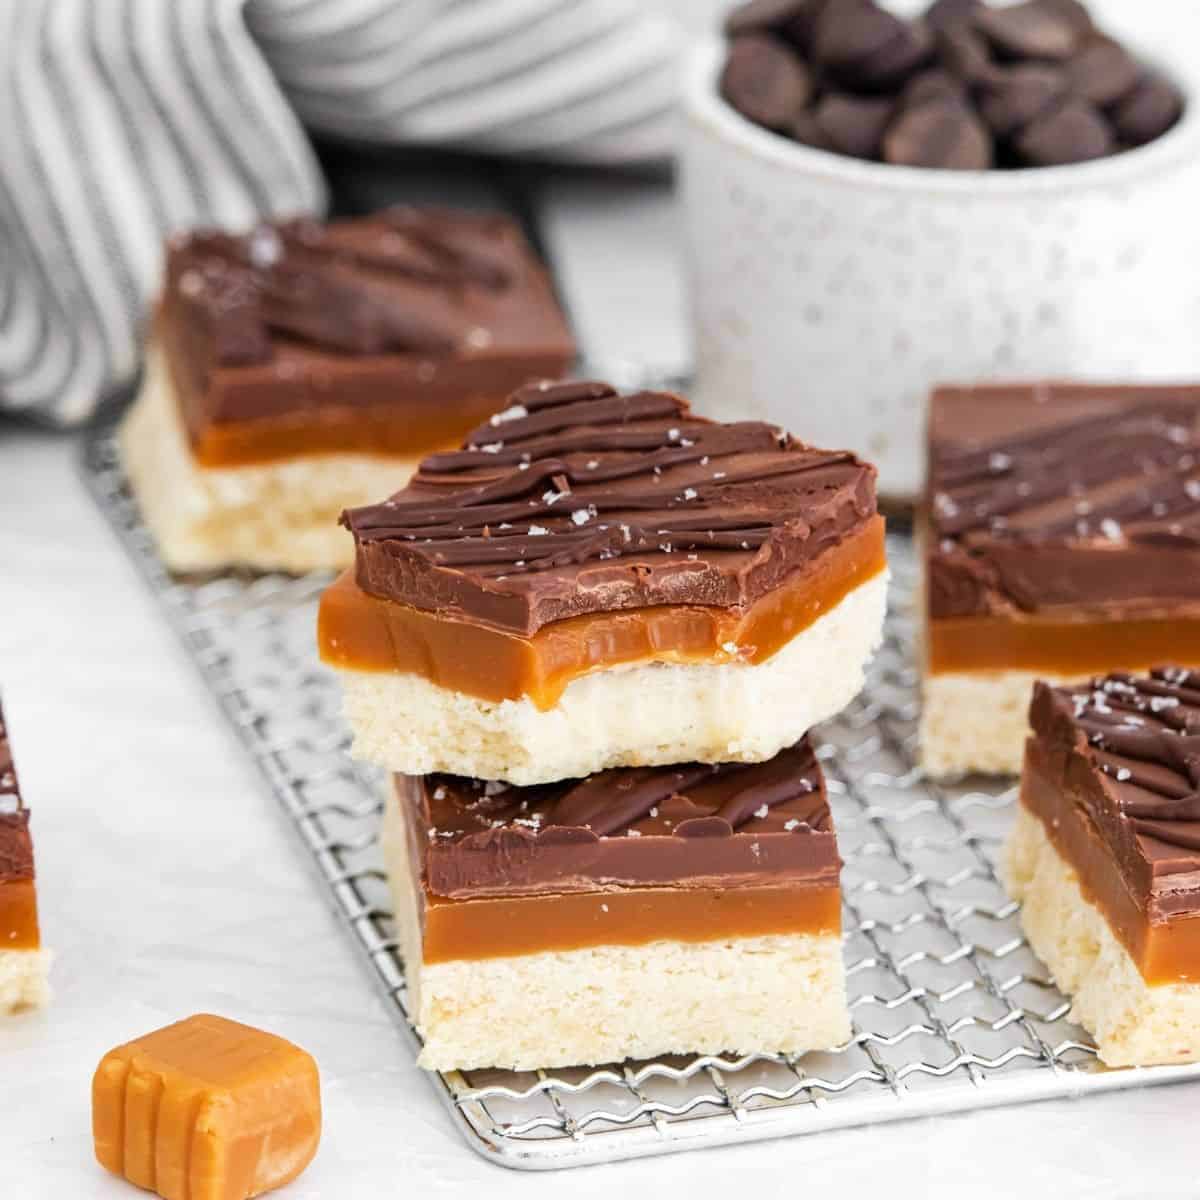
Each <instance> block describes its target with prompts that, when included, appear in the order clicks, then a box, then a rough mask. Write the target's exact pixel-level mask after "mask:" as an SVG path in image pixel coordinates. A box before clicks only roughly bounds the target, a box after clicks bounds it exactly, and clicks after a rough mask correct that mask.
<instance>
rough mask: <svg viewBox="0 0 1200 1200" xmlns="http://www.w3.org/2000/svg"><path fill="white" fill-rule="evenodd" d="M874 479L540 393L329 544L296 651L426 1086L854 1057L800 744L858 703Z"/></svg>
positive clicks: (875, 566) (868, 612)
mask: <svg viewBox="0 0 1200 1200" xmlns="http://www.w3.org/2000/svg"><path fill="white" fill-rule="evenodd" d="M874 483H875V474H874V470H873V468H871V467H869V466H867V465H866V464H864V463H862V462H860V461H859V460H858V459H856V458H855V457H854V456H853V455H850V454H845V453H833V452H828V451H822V450H816V449H814V448H812V447H809V446H805V445H804V444H802V443H800V442H797V441H796V440H794V439H793V438H791V437H789V436H788V435H786V434H783V433H782V432H781V431H780V430H778V429H775V428H773V427H770V426H767V425H764V424H761V423H758V422H743V423H738V424H730V425H719V424H715V423H713V422H710V421H706V420H703V419H702V418H699V417H696V416H694V415H693V414H692V413H691V412H690V410H689V409H688V406H687V404H686V403H685V402H684V401H683V400H681V399H680V398H679V397H678V396H674V395H670V394H667V393H657V392H637V393H634V394H632V395H619V394H618V393H617V392H616V391H615V390H614V389H613V388H611V387H609V386H608V385H606V384H600V383H565V384H540V385H536V386H530V387H526V388H523V389H521V390H519V391H518V392H516V393H514V394H513V396H512V397H511V398H510V399H509V402H508V405H507V407H505V408H504V409H503V410H502V411H501V412H499V413H497V414H496V415H494V416H492V417H491V418H490V419H489V420H488V421H487V422H485V423H483V424H482V425H481V426H480V427H479V428H478V429H476V430H475V431H474V432H472V433H471V435H470V436H469V437H468V439H467V441H466V444H465V445H464V447H463V449H462V450H460V451H458V452H455V453H450V454H438V455H434V456H432V457H430V458H428V459H426V460H425V462H424V463H423V464H422V465H421V467H420V470H419V471H418V473H417V475H416V477H415V478H414V479H413V481H412V482H411V483H410V484H409V485H408V487H406V488H405V489H404V490H403V491H401V492H398V493H397V494H396V495H394V496H393V497H392V498H391V499H390V500H387V501H385V502H384V503H382V504H377V505H372V506H370V507H366V508H360V509H357V510H352V511H350V512H347V513H346V514H345V517H344V518H343V519H344V521H345V523H346V525H347V527H348V528H349V529H350V530H351V532H352V533H353V534H354V539H355V544H356V547H357V559H356V565H355V569H354V571H353V572H347V573H346V574H345V575H344V576H343V577H342V578H341V579H340V580H338V581H337V582H336V583H335V584H334V585H333V586H332V587H331V588H330V589H329V590H328V591H327V592H326V594H325V596H324V598H323V600H322V605H321V614H320V628H319V641H320V646H321V653H322V657H323V658H324V660H325V661H326V662H327V663H328V664H330V665H331V666H332V667H334V668H335V669H336V670H337V671H338V673H339V675H340V676H341V679H342V682H343V685H344V690H345V701H346V712H347V715H348V717H349V720H350V724H351V726H352V729H353V732H354V752H355V753H356V754H358V755H359V756H361V757H363V758H366V759H368V760H370V761H372V762H375V763H378V764H380V765H383V766H385V767H387V768H389V769H390V770H391V771H393V772H395V773H396V774H395V775H394V778H393V787H392V789H391V791H390V794H389V796H388V798H387V807H386V817H385V830H384V843H385V851H386V854H387V861H388V869H389V874H390V877H391V881H392V886H393V890H394V892H395V897H396V913H397V921H398V927H399V937H400V941H401V946H402V950H403V953H404V959H405V970H406V977H407V980H408V986H409V989H410V1010H411V1011H412V1013H413V1015H414V1018H415V1020H416V1023H417V1026H418V1028H419V1029H420V1031H421V1033H422V1035H423V1037H424V1039H425V1047H424V1050H423V1053H422V1055H421V1059H420V1062H421V1064H422V1065H424V1066H426V1067H431V1068H439V1069H451V1068H471V1067H483V1066H503V1067H510V1068H518V1069H532V1068H535V1067H545V1066H561V1065H571V1064H585V1063H596V1062H608V1061H613V1060H620V1059H624V1058H628V1057H644V1056H650V1055H655V1054H663V1053H676V1052H678V1053H683V1052H698V1053H720V1052H726V1051H728V1052H736V1053H754V1052H762V1051H772V1050H786V1051H789V1052H792V1053H800V1052H802V1051H804V1050H809V1049H814V1048H829V1047H832V1046H834V1045H836V1044H838V1043H840V1042H841V1041H843V1040H844V1039H845V1038H846V1037H847V1036H848V1032H849V1021H848V1015H847V1011H846V1001H845V984H844V978H843V971H842V965H841V955H840V936H839V934H840V904H839V899H840V897H839V891H838V867H839V859H838V856H837V848H836V841H835V837H834V832H833V827H832V823H831V820H830V815H829V808H828V803H827V799H826V794H825V786H824V781H823V780H822V778H821V773H820V768H819V766H818V764H817V762H816V760H815V758H814V757H813V754H812V751H811V748H810V746H809V745H808V743H807V741H806V740H805V734H806V732H807V730H808V729H809V727H810V726H811V725H812V724H814V723H815V722H817V721H819V720H823V719H825V718H827V717H829V716H832V715H833V714H834V713H835V712H837V711H838V710H839V709H840V708H841V707H842V706H843V705H844V704H846V703H847V702H848V701H849V700H850V699H851V698H852V696H853V695H854V694H855V693H856V692H857V690H858V689H859V687H860V686H861V683H862V677H863V669H864V666H865V663H866V660H867V658H868V657H869V655H870V653H871V651H872V650H873V649H874V647H875V646H876V644H877V643H878V640H879V637H880V633H881V626H882V618H883V609H884V596H885V587H886V563H885V559H884V547H883V525H882V520H881V518H880V517H879V516H878V514H877V512H876V508H875V490H874Z"/></svg>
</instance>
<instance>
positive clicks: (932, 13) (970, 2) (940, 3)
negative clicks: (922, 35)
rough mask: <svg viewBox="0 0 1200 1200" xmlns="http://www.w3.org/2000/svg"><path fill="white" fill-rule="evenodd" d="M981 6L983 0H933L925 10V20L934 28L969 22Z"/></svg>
mask: <svg viewBox="0 0 1200 1200" xmlns="http://www.w3.org/2000/svg"><path fill="white" fill-rule="evenodd" d="M981 7H982V3H981V0H933V3H932V4H931V5H930V6H929V7H928V8H927V9H926V10H925V16H924V21H925V24H926V25H928V26H929V28H930V29H933V30H938V29H945V28H946V27H947V26H948V25H963V24H969V23H970V21H971V18H972V17H974V15H975V13H976V12H978V10H979V9H980V8H981Z"/></svg>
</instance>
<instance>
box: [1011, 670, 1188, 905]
mask: <svg viewBox="0 0 1200 1200" xmlns="http://www.w3.org/2000/svg"><path fill="white" fill-rule="evenodd" d="M1030 719H1031V721H1032V724H1033V728H1034V731H1035V733H1037V735H1038V736H1039V737H1042V738H1045V739H1049V740H1052V741H1054V742H1056V743H1058V744H1060V745H1061V744H1069V745H1070V746H1071V747H1072V749H1073V752H1074V754H1075V755H1076V756H1077V757H1078V759H1079V760H1080V761H1081V763H1086V764H1087V765H1088V767H1089V768H1090V771H1091V774H1092V780H1091V786H1089V787H1087V788H1086V789H1085V790H1084V792H1083V795H1084V797H1085V801H1086V803H1087V805H1088V809H1089V813H1090V815H1091V816H1092V819H1093V820H1094V822H1095V823H1096V825H1097V827H1098V828H1101V829H1102V830H1105V831H1107V834H1108V837H1107V840H1108V841H1109V842H1110V844H1111V845H1112V846H1113V849H1114V851H1116V852H1117V853H1118V856H1119V857H1120V859H1121V860H1122V861H1123V862H1126V863H1128V864H1129V866H1130V867H1131V868H1135V869H1140V868H1141V866H1142V864H1144V869H1145V870H1146V871H1148V872H1149V873H1150V874H1151V875H1154V876H1160V875H1179V874H1186V873H1188V872H1192V871H1200V672H1195V671H1186V670H1183V669H1182V668H1179V667H1160V668H1158V669H1156V670H1154V671H1152V672H1151V673H1150V675H1148V676H1135V675H1129V674H1123V673H1114V674H1111V675H1107V676H1104V677H1102V678H1098V679H1095V680H1093V681H1092V683H1091V684H1090V685H1088V686H1086V687H1078V688H1052V687H1050V686H1049V685H1047V684H1044V683H1039V684H1038V685H1037V687H1036V689H1035V692H1034V699H1033V705H1032V708H1031V710H1030ZM1197 902H1198V903H1200V896H1198V897H1197Z"/></svg>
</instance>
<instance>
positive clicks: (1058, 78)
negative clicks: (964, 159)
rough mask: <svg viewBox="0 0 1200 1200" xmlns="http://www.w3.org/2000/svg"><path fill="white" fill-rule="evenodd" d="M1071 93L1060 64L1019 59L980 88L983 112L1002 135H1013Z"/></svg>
mask: <svg viewBox="0 0 1200 1200" xmlns="http://www.w3.org/2000/svg"><path fill="white" fill-rule="evenodd" d="M1066 94H1067V77H1066V75H1065V73H1064V72H1063V71H1062V70H1061V69H1060V68H1058V67H1050V66H1043V65H1039V64H1038V63H1018V64H1017V65H1016V66H1012V67H1005V68H1003V69H1001V70H1000V71H999V72H998V73H997V76H996V77H995V78H994V79H992V80H990V81H989V82H988V83H987V84H986V85H985V86H984V87H982V88H981V89H980V92H979V112H980V114H981V115H982V117H983V119H984V120H985V121H986V122H987V123H988V125H990V126H991V128H992V131H993V132H994V133H995V134H996V135H997V136H999V137H1009V136H1010V135H1011V134H1014V133H1016V132H1017V131H1018V130H1019V129H1022V128H1024V127H1025V126H1026V125H1028V124H1029V122H1030V121H1032V120H1034V118H1036V117H1038V116H1040V115H1041V114H1042V113H1043V112H1045V111H1046V109H1048V108H1049V107H1050V106H1051V105H1052V104H1054V103H1055V102H1057V101H1059V100H1061V99H1062V98H1063V97H1064V96H1065V95H1066Z"/></svg>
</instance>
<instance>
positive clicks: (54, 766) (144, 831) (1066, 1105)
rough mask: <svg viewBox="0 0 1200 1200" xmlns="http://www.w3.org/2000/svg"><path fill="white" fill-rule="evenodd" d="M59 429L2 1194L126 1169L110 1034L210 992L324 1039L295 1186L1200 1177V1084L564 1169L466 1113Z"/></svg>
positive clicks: (414, 1190)
mask: <svg viewBox="0 0 1200 1200" xmlns="http://www.w3.org/2000/svg"><path fill="white" fill-rule="evenodd" d="M72 454H73V447H72V445H71V443H70V442H69V441H67V440H64V439H61V438H55V437H52V436H49V435H41V434H33V433H29V432H25V431H17V430H14V429H12V428H10V427H7V426H4V425H0V686H2V688H3V694H4V703H5V708H6V711H7V714H8V717H9V720H10V723H11V727H12V733H13V737H14V740H15V746H16V753H17V759H18V765H19V768H20V771H21V777H22V781H23V784H24V787H25V792H26V796H27V798H28V800H29V802H30V804H31V805H32V808H33V812H34V822H35V823H34V828H35V832H36V843H37V855H38V872H39V891H40V896H41V903H42V915H43V924H44V931H45V938H46V941H47V942H48V943H49V944H50V945H51V946H52V947H53V948H54V949H55V951H56V952H57V956H58V958H57V963H56V966H55V970H54V975H53V981H54V989H55V998H54V1002H53V1005H52V1006H51V1007H50V1008H49V1009H48V1010H47V1011H45V1012H43V1013H38V1014H32V1015H27V1016H22V1017H18V1018H15V1019H12V1020H9V1021H4V1022H3V1023H0V1197H2V1198H3V1200H76V1198H80V1197H97V1198H100V1200H104V1198H108V1197H113V1198H117V1197H121V1196H132V1195H133V1194H134V1193H133V1192H132V1191H131V1190H130V1189H129V1188H128V1187H127V1186H126V1185H124V1184H122V1183H120V1182H119V1181H117V1180H115V1179H112V1178H109V1177H108V1176H106V1175H105V1174H104V1172H103V1171H102V1170H101V1169H100V1168H99V1167H97V1166H96V1165H95V1163H94V1161H93V1159H92V1153H91V1141H90V1125H89V1099H88V1089H89V1081H90V1077H91V1072H92V1070H93V1069H94V1067H95V1064H96V1062H97V1061H98V1060H99V1058H100V1056H101V1055H102V1054H103V1053H104V1051H105V1050H107V1049H108V1048H109V1047H110V1046H112V1045H114V1044H116V1043H118V1042H121V1041H124V1040H126V1039H128V1038H130V1037H133V1036H136V1035H138V1034H140V1033H143V1032H145V1031H147V1030H149V1029H152V1028H155V1027H157V1026H159V1025H162V1024H165V1023H167V1022H169V1021H172V1020H175V1019H177V1018H179V1017H181V1016H185V1015H187V1014H188V1013H191V1012H196V1011H205V1010H208V1011H215V1012H219V1013H223V1014H226V1015H228V1016H231V1017H234V1018H237V1019H240V1020H244V1021H248V1022H251V1023H254V1024H259V1025H262V1026H263V1027H265V1028H267V1029H271V1030H274V1031H276V1032H278V1033H280V1034H282V1035H284V1036H286V1037H289V1038H292V1039H293V1040H295V1041H297V1042H299V1043H300V1044H301V1045H303V1046H305V1047H306V1048H308V1049H309V1050H310V1051H311V1052H312V1053H313V1054H314V1055H315V1056H316V1058H317V1060H318V1062H319V1063H320V1066H321V1071H322V1077H323V1084H324V1100H325V1114H326V1124H325V1136H324V1140H323V1143H322V1146H321V1150H320V1153H319V1155H318V1157H317V1159H316V1161H315V1162H314V1163H313V1165H312V1167H311V1168H310V1169H309V1170H308V1172H307V1173H306V1174H305V1175H304V1176H303V1177H302V1178H301V1179H300V1180H298V1181H297V1182H296V1183H294V1184H292V1185H291V1187H289V1188H288V1189H287V1190H286V1191H284V1192H281V1193H280V1195H281V1197H286V1200H357V1198H358V1197H392V1196H395V1197H405V1198H407V1197H425V1196H437V1195H455V1194H459V1193H462V1192H465V1191H466V1189H467V1188H468V1187H469V1186H472V1185H477V1186H481V1187H485V1188H487V1189H488V1194H489V1196H492V1197H498V1198H503V1197H506V1196H514V1197H515V1196H518V1195H519V1196H526V1195H532V1196H538V1195H543V1196H544V1195H550V1194H559V1193H561V1192H562V1191H563V1190H569V1191H570V1193H571V1194H572V1195H574V1196H578V1197H592V1196H595V1197H600V1196H604V1197H612V1196H618V1195H622V1194H628V1195H634V1196H639V1195H643V1194H645V1195H649V1194H653V1193H659V1194H666V1195H672V1194H677V1192H681V1191H683V1190H684V1189H686V1190H687V1191H688V1192H689V1193H690V1194H691V1195H692V1196H693V1197H694V1198H696V1200H702V1198H704V1197H708V1196H713V1197H716V1196H725V1195H729V1194H730V1193H731V1192H734V1191H735V1190H745V1189H753V1190H754V1191H755V1192H759V1193H762V1194H765V1195H777V1194H778V1195H783V1194H788V1195H793V1196H794V1195H796V1194H798V1193H800V1192H802V1191H803V1189H804V1188H805V1187H806V1186H808V1185H809V1184H812V1183H815V1184H817V1185H819V1186H820V1187H821V1188H822V1189H835V1190H834V1192H833V1194H835V1195H838V1196H852V1197H853V1196H864V1197H865V1196H879V1197H880V1198H881V1200H883V1198H887V1200H897V1198H899V1197H909V1196H912V1197H918V1196H920V1197H925V1196H928V1197H941V1196H945V1197H950V1196H954V1197H965V1196H971V1197H997V1198H998V1197H1001V1196H1005V1197H1008V1196H1010V1195H1011V1193H1012V1189H1013V1188H1014V1186H1020V1187H1023V1188H1024V1189H1025V1190H1026V1191H1027V1192H1028V1193H1029V1194H1031V1195H1055V1196H1070V1197H1078V1196H1086V1197H1134V1196H1142V1195H1146V1194H1147V1193H1148V1192H1149V1190H1150V1188H1151V1186H1152V1187H1153V1190H1154V1192H1155V1194H1156V1195H1157V1196H1159V1197H1167V1196H1195V1195H1196V1194H1197V1184H1196V1169H1195V1148H1194V1142H1193V1140H1192V1138H1193V1132H1192V1131H1193V1127H1194V1121H1195V1119H1194V1113H1195V1111H1196V1106H1197V1105H1200V1085H1180V1086H1174V1087H1166V1088H1156V1089H1148V1090H1145V1091H1134V1092H1125V1093H1121V1094H1114V1095H1110V1096H1104V1097H1096V1098H1089V1099H1088V1100H1086V1101H1076V1102H1069V1101H1063V1102H1053V1103H1046V1104H1041V1105H1038V1106H1035V1107H1026V1108H1018V1109H1007V1110H999V1111H994V1112H983V1113H976V1114H967V1115H964V1116H959V1117H949V1118H940V1119H936V1120H933V1119H931V1120H924V1121H920V1122H906V1123H902V1124H897V1125H891V1126H885V1127H878V1128H876V1129H860V1130H849V1131H845V1132H840V1133H834V1134H823V1135H814V1136H810V1137H802V1138H794V1139H791V1140H788V1141H778V1142H770V1143H762V1144H759V1145H756V1146H746V1147H736V1148H730V1149H722V1150H714V1151H706V1152H701V1153H693V1154H688V1155H683V1156H676V1157H668V1158H662V1159H650V1160H644V1161H641V1162H635V1163H628V1164H618V1165H614V1166H610V1167H594V1168H585V1169H582V1170H576V1171H572V1172H570V1173H568V1174H558V1175H536V1176H534V1175H527V1174H520V1173H516V1172H509V1171H505V1170H503V1169H501V1168H499V1167H497V1166H494V1165H492V1164H489V1163H486V1162H484V1161H483V1160H481V1159H479V1158H477V1157H476V1156H475V1155H474V1154H473V1153H472V1152H471V1151H470V1150H468V1149H467V1148H466V1146H465V1144H464V1143H462V1142H461V1141H460V1140H459V1136H458V1134H457V1132H456V1130H455V1129H454V1128H453V1126H452V1125H451V1123H450V1121H449V1119H448V1118H447V1116H446V1115H445V1113H444V1111H443V1109H442V1107H441V1105H440V1103H439V1102H438V1100H437V1099H436V1097H435V1096H434V1093H433V1091H432V1089H431V1088H430V1087H429V1085H428V1084H427V1083H426V1081H425V1080H424V1079H423V1078H422V1077H421V1075H420V1073H419V1072H418V1071H417V1070H416V1069H415V1068H414V1066H413V1065H412V1062H411V1060H410V1058H409V1056H408V1052H407V1050H406V1049H405V1046H404V1044H403V1042H402V1040H401V1039H400V1037H399V1036H398V1035H397V1033H396V1032H395V1030H394V1028H393V1026H392V1025H391V1023H390V1020H389V1018H388V1016H387V1015H386V1013H385V1012H384V1011H383V1008H382V1006H381V1004H380V1003H379V1002H378V1001H377V1000H376V997H375V993H374V991H373V990H372V988H371V986H370V985H369V982H368V980H367V978H366V976H365V974H364V973H363V972H362V970H361V968H360V966H359V964H358V962H357V961H356V960H355V958H354V956H353V955H352V953H351V946H350V943H349V941H348V940H347V939H346V938H345V937H344V936H343V933H342V931H341V930H340V929H339V928H338V924H337V920H336V919H335V917H334V916H333V915H332V913H331V912H330V911H329V910H328V909H327V908H326V906H325V904H324V902H323V899H322V897H321V895H320V893H319V892H318V891H317V890H316V889H315V887H314V886H313V884H312V883H311V882H310V877H309V875H308V872H307V869H306V867H305V865H304V864H303V863H302V861H301V858H300V855H299V852H298V851H297V848H296V846H295V844H294V840H293V837H292V834H291V833H290V831H289V830H288V829H287V828H286V827H285V826H284V823H283V820H282V818H281V817H280V816H279V814H278V812H277V810H276V808H275V806H274V802H273V800H271V799H270V798H269V797H267V796H265V795H264V794H263V792H262V791H261V789H260V785H259V782H258V779H257V777H256V776H255V775H254V774H253V773H252V770H251V768H250V765H249V763H248V762H247V761H246V760H245V759H244V757H243V754H242V751H241V750H240V748H239V747H238V746H237V745H236V744H235V742H234V741H233V739H232V737H231V736H230V735H229V734H228V733H227V732H226V730H225V728H224V727H223V725H222V719H221V717H220V716H219V714H218V712H217V710H216V707H215V705H214V703H213V701H212V700H211V699H210V698H209V696H208V695H207V694H206V692H205V691H204V688H203V686H202V684H201V683H200V681H199V679H198V677H197V675H196V674H194V671H193V668H192V667H191V665H190V663H188V662H187V661H186V659H185V658H184V656H183V654H182V652H181V651H180V650H179V649H178V648H177V646H176V645H175V642H174V641H173V638H172V635H171V634H170V632H169V631H168V630H167V629H166V627H165V626H164V625H163V623H162V622H161V620H160V619H159V616H158V613H157V612H156V610H155V608H154V604H153V601H152V600H151V598H150V596H149V595H148V594H147V593H146V592H145V591H144V590H143V588H142V585H141V583H140V581H139V580H138V579H137V578H136V576H135V575H134V572H133V569H132V567H131V566H130V565H129V564H128V563H127V562H126V560H125V559H124V557H123V553H122V551H121V550H120V548H119V547H118V546H117V545H116V543H115V542H114V541H113V539H112V537H111V535H110V533H109V531H108V530H107V528H106V527H105V526H104V524H103V523H102V521H101V519H100V517H99V515H98V514H97V513H96V512H95V511H93V509H92V506H91V501H90V500H89V499H88V497H87V496H86V495H85V493H84V491H83V489H82V486H81V485H80V483H79V482H78V480H77V478H76V476H75V473H74V465H73V461H72Z"/></svg>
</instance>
